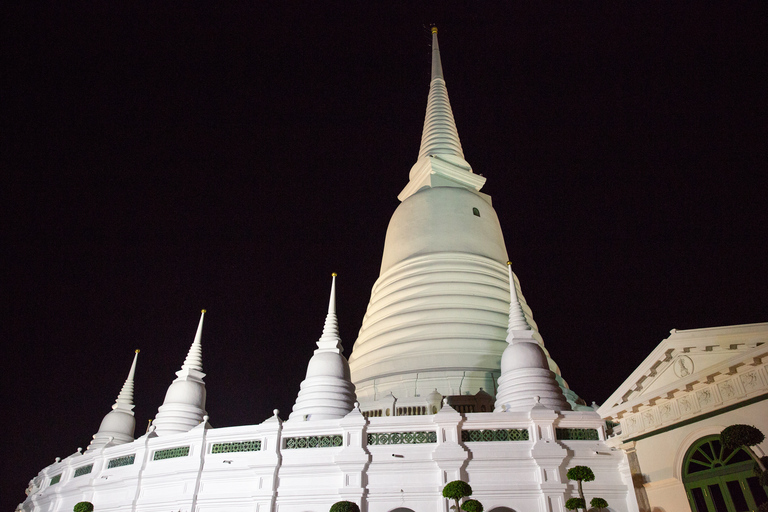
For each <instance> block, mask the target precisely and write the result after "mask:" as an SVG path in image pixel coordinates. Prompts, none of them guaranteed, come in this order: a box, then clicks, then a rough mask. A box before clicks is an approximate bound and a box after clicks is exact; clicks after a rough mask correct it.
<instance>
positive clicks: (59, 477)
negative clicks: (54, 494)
mask: <svg viewBox="0 0 768 512" xmlns="http://www.w3.org/2000/svg"><path fill="white" fill-rule="evenodd" d="M60 481H61V473H59V474H58V475H56V476H54V477H52V478H51V483H50V485H56V484H57V483H59V482H60Z"/></svg>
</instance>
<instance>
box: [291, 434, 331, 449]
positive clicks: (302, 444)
mask: <svg viewBox="0 0 768 512" xmlns="http://www.w3.org/2000/svg"><path fill="white" fill-rule="evenodd" d="M342 443H343V442H342V438H341V436H310V437H288V438H286V439H285V449H286V450H293V449H295V448H332V447H335V446H341V445H342Z"/></svg>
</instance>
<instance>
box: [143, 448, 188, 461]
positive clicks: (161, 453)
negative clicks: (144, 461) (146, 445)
mask: <svg viewBox="0 0 768 512" xmlns="http://www.w3.org/2000/svg"><path fill="white" fill-rule="evenodd" d="M187 455H189V446H179V447H178V448H168V449H167V450H157V451H156V452H155V456H154V457H152V460H164V459H175V458H176V457H186V456H187Z"/></svg>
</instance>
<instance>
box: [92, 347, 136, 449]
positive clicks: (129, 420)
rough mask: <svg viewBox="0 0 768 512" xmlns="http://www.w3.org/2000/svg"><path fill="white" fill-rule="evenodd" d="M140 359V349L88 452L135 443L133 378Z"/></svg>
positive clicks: (134, 356)
mask: <svg viewBox="0 0 768 512" xmlns="http://www.w3.org/2000/svg"><path fill="white" fill-rule="evenodd" d="M138 357H139V351H138V349H137V350H136V352H135V353H134V355H133V363H132V364H131V369H130V371H129V372H128V378H126V379H125V383H124V384H123V387H122V389H121V390H120V394H119V395H117V400H115V404H114V405H113V406H112V410H111V411H109V412H108V413H107V415H106V416H104V419H103V420H101V425H100V426H99V431H98V432H96V433H95V434H94V435H93V440H92V441H91V444H89V445H88V448H87V449H88V450H93V449H96V448H100V447H103V446H113V445H118V444H123V443H130V442H131V441H133V431H134V429H135V428H136V418H135V417H134V416H133V408H134V405H133V378H134V374H135V373H136V360H137V359H138Z"/></svg>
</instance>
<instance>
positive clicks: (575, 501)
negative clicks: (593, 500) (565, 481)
mask: <svg viewBox="0 0 768 512" xmlns="http://www.w3.org/2000/svg"><path fill="white" fill-rule="evenodd" d="M565 508H567V509H568V510H576V509H577V508H587V504H586V503H584V500H583V499H581V498H571V499H569V500H568V501H566V502H565Z"/></svg>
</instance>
